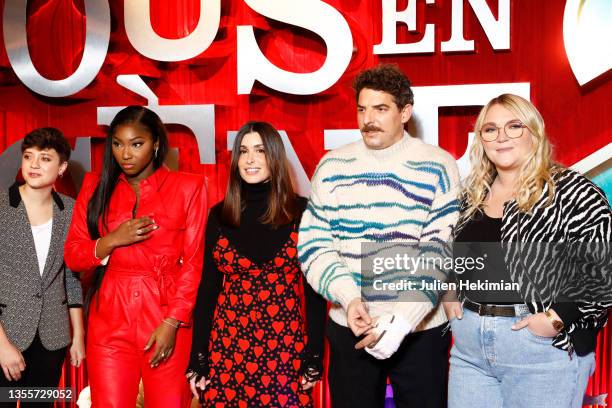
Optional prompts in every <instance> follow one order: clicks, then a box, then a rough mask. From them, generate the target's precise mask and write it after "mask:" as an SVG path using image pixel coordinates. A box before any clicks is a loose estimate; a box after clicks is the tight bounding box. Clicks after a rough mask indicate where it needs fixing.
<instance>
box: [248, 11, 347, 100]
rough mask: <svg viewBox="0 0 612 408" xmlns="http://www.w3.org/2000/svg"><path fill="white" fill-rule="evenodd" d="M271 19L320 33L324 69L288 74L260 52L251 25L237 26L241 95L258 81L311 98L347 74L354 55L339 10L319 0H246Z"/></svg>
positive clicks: (345, 24) (273, 87) (278, 89)
mask: <svg viewBox="0 0 612 408" xmlns="http://www.w3.org/2000/svg"><path fill="white" fill-rule="evenodd" d="M245 3H247V4H248V5H249V7H251V8H252V9H253V10H255V11H257V12H258V13H259V14H261V15H263V16H266V17H268V18H271V19H274V20H277V21H281V22H283V23H287V24H291V25H294V26H298V27H302V28H305V29H307V30H310V31H313V32H315V33H316V34H318V35H319V36H320V37H321V38H323V41H325V45H326V46H327V58H326V59H325V62H324V63H323V66H322V67H321V68H320V69H319V70H317V71H315V72H311V73H295V72H289V71H285V70H283V69H280V68H278V67H276V66H275V65H273V64H272V63H271V62H270V61H269V60H268V59H267V58H266V57H265V56H264V55H263V54H262V52H261V50H260V49H259V45H257V40H256V39H255V34H254V31H253V27H252V26H238V30H237V31H238V93H239V94H248V93H250V92H251V89H252V88H253V84H254V83H255V81H256V80H257V81H259V82H261V83H262V84H264V85H265V86H267V87H269V88H272V89H275V90H277V91H280V92H285V93H289V94H294V95H312V94H316V93H319V92H322V91H324V90H326V89H327V88H329V87H330V86H332V85H333V84H334V83H336V81H337V80H338V79H340V77H341V76H342V74H343V73H344V71H345V70H346V67H347V66H348V64H349V62H350V60H351V55H352V53H353V36H352V34H351V30H350V28H349V26H348V23H347V22H346V20H345V19H344V17H342V14H340V13H339V12H338V11H337V10H336V9H334V8H333V7H332V6H330V5H329V4H327V3H324V2H323V1H320V0H309V1H305V0H302V1H287V0H245Z"/></svg>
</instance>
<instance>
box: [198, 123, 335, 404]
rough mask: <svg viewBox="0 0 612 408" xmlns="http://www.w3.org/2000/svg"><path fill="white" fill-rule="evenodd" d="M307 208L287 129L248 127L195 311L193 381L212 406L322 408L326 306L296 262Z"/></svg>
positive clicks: (238, 143) (240, 139)
mask: <svg viewBox="0 0 612 408" xmlns="http://www.w3.org/2000/svg"><path fill="white" fill-rule="evenodd" d="M305 206H306V200H305V199H303V198H301V197H299V196H297V195H296V194H295V193H294V191H293V188H292V185H291V179H290V176H289V169H288V162H287V158H286V155H285V151H284V148H283V144H282V140H281V138H280V135H279V134H278V132H277V131H276V130H275V129H274V128H273V127H272V126H271V125H269V124H267V123H265V122H249V123H247V124H246V125H244V126H243V127H242V128H241V129H240V131H239V132H238V134H237V136H236V140H235V143H234V148H233V151H232V161H231V165H230V180H229V183H228V189H227V194H226V196H225V199H224V200H223V201H222V202H221V203H219V204H217V205H216V206H214V207H213V208H212V209H211V212H210V215H209V219H208V224H207V230H206V245H205V260H204V275H203V277H202V283H201V285H200V290H199V293H198V300H197V302H196V308H195V311H194V331H193V333H194V334H193V345H192V353H191V363H190V370H189V372H188V374H187V378H188V380H189V381H190V384H191V386H192V391H193V392H194V394H195V395H198V394H199V395H198V396H199V397H200V398H201V402H202V403H203V404H204V406H207V407H215V408H216V407H262V406H265V407H287V408H289V407H312V406H313V401H312V397H311V395H310V393H311V390H312V387H313V386H314V384H315V383H316V382H317V381H318V380H319V379H320V378H321V373H322V363H321V356H322V350H323V327H324V319H325V301H324V300H323V298H321V297H320V296H319V295H317V294H316V293H315V292H314V291H313V290H312V288H310V286H309V285H308V284H307V283H305V280H304V278H303V275H302V273H301V271H300V264H299V261H298V258H297V249H296V248H297V230H298V226H299V220H300V216H301V213H302V211H303V210H304V208H305ZM303 299H305V302H303ZM304 303H305V310H306V319H305V318H304V313H303V310H304V308H303V304H304ZM306 332H308V335H307V334H306Z"/></svg>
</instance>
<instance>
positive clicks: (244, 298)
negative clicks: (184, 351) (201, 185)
mask: <svg viewBox="0 0 612 408" xmlns="http://www.w3.org/2000/svg"><path fill="white" fill-rule="evenodd" d="M296 245H297V232H295V231H294V232H292V233H291V234H290V237H289V240H288V241H287V242H286V244H285V245H284V246H283V247H282V248H281V249H280V250H279V251H278V253H277V254H276V256H275V257H274V258H273V259H271V260H270V261H268V262H264V263H261V264H256V263H254V262H253V261H251V260H250V259H248V258H247V257H244V256H242V255H241V254H240V253H239V252H238V251H237V249H236V248H235V247H234V246H233V245H232V244H231V243H230V242H229V240H228V239H227V238H226V237H224V236H222V235H221V236H220V237H219V239H218V240H217V245H216V247H215V250H214V252H213V257H214V260H215V262H216V263H217V265H218V267H219V270H221V271H222V272H223V273H224V274H225V276H226V278H225V283H224V284H223V292H222V293H221V294H220V295H219V297H218V300H217V308H216V311H215V316H214V323H213V330H212V331H211V346H210V351H209V366H210V373H209V377H210V379H211V383H210V384H209V386H208V389H207V391H206V392H205V394H204V396H205V400H206V402H207V403H210V404H211V406H216V405H215V404H217V403H218V402H221V403H225V404H226V405H225V406H226V407H230V406H237V407H240V406H244V407H246V406H273V407H277V406H280V407H296V406H298V407H305V406H311V405H312V401H311V398H310V395H309V394H307V393H300V392H299V386H298V380H299V374H298V373H299V369H300V365H301V353H302V351H303V350H304V346H305V341H306V339H305V335H304V329H303V327H304V325H303V319H302V313H301V301H300V294H301V293H302V289H301V288H300V282H301V271H300V268H299V263H298V260H297V254H296V253H297V250H296ZM221 406H222V405H221Z"/></svg>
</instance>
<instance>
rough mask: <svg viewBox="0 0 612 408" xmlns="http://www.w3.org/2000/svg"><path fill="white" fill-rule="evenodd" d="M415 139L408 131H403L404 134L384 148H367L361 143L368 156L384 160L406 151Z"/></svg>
mask: <svg viewBox="0 0 612 408" xmlns="http://www.w3.org/2000/svg"><path fill="white" fill-rule="evenodd" d="M417 141H418V139H416V138H414V137H412V136H410V134H409V133H408V132H406V131H404V135H403V136H402V138H401V139H400V140H398V141H397V142H395V143H394V144H392V145H391V146H389V147H387V148H385V149H379V150H376V149H369V148H368V147H367V146H366V144H365V143H363V142H362V144H361V145H362V147H363V150H364V151H365V154H367V155H368V156H370V157H372V158H374V159H376V160H386V159H389V158H391V157H394V156H396V155H398V154H402V152H407V151H408V149H409V148H410V147H411V146H413V145H414V143H415V142H417Z"/></svg>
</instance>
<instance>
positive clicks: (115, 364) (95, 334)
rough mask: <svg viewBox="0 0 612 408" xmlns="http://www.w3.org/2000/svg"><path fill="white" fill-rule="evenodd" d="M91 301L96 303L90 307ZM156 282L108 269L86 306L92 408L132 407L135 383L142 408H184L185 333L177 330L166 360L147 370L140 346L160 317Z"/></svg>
mask: <svg viewBox="0 0 612 408" xmlns="http://www.w3.org/2000/svg"><path fill="white" fill-rule="evenodd" d="M96 302H97V304H96ZM165 309H166V306H162V305H161V304H160V288H159V283H158V281H157V280H156V279H155V278H154V277H152V276H150V275H149V274H148V273H146V272H142V273H140V272H138V271H125V270H111V269H109V270H108V271H107V272H106V274H105V276H104V280H103V283H102V287H101V288H100V291H99V292H98V299H97V300H96V299H94V300H93V301H92V304H91V306H90V312H89V319H88V334H87V360H86V361H87V368H88V374H89V384H90V387H91V399H92V407H93V408H134V406H135V405H136V398H137V395H138V386H139V383H140V380H141V378H142V381H143V383H144V396H145V405H146V407H147V408H173V407H180V408H182V407H189V404H190V402H191V393H190V391H189V387H188V384H187V382H186V380H185V370H186V368H187V365H188V363H189V353H190V349H191V329H190V328H181V329H179V330H177V336H176V343H175V346H174V351H173V352H172V355H171V356H170V358H169V359H167V360H166V361H164V362H163V363H161V364H160V365H158V366H157V367H156V368H151V366H150V364H149V360H150V359H151V358H152V356H153V350H154V349H155V345H153V347H151V348H150V349H149V351H147V352H145V351H144V347H145V345H146V343H147V341H148V340H149V337H150V336H151V334H152V333H153V331H154V330H155V328H156V327H157V326H158V325H159V324H160V323H161V322H162V319H163V318H164V317H166V316H165V311H166V310H165Z"/></svg>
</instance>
